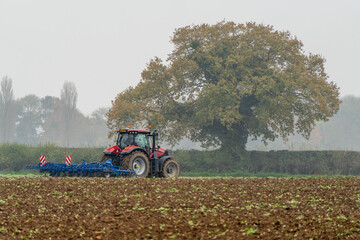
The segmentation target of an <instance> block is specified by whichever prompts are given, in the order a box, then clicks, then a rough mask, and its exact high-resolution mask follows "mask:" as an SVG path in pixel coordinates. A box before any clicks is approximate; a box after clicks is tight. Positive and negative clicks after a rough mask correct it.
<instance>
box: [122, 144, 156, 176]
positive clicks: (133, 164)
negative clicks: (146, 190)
mask: <svg viewBox="0 0 360 240" xmlns="http://www.w3.org/2000/svg"><path fill="white" fill-rule="evenodd" d="M121 166H122V167H123V168H124V169H125V170H134V171H135V177H138V178H146V177H147V176H148V175H149V172H150V161H149V158H148V156H147V155H146V154H145V153H143V152H140V151H135V152H132V153H130V154H129V155H127V156H125V157H124V159H123V161H122V164H121Z"/></svg>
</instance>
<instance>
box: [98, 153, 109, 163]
mask: <svg viewBox="0 0 360 240" xmlns="http://www.w3.org/2000/svg"><path fill="white" fill-rule="evenodd" d="M109 158H110V156H109V155H106V154H104V155H103V157H102V158H101V161H100V162H101V163H102V162H106V161H107V160H109Z"/></svg>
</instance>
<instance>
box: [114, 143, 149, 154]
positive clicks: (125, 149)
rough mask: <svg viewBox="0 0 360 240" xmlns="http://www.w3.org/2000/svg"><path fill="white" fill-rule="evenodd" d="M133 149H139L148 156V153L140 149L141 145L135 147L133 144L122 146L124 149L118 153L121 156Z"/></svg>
mask: <svg viewBox="0 0 360 240" xmlns="http://www.w3.org/2000/svg"><path fill="white" fill-rule="evenodd" d="M133 151H141V152H143V153H145V154H146V155H147V156H148V153H147V152H146V151H145V150H144V149H142V148H141V147H136V146H134V145H133V146H129V147H126V148H124V150H123V151H122V152H121V153H120V155H121V156H124V155H128V154H130V153H132V152H133Z"/></svg>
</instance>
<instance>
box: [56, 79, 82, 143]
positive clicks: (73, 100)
mask: <svg viewBox="0 0 360 240" xmlns="http://www.w3.org/2000/svg"><path fill="white" fill-rule="evenodd" d="M77 97H78V94H77V90H76V87H75V84H74V83H73V82H67V81H65V83H64V85H63V88H62V90H61V96H60V99H61V102H62V105H63V116H64V128H65V129H64V132H65V134H64V145H65V146H70V139H71V136H70V135H71V130H72V127H73V122H74V117H75V113H76V104H77Z"/></svg>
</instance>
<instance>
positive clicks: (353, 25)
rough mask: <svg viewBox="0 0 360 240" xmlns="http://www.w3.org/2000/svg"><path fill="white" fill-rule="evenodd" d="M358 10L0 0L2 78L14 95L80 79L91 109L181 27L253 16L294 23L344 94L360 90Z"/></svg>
mask: <svg viewBox="0 0 360 240" xmlns="http://www.w3.org/2000/svg"><path fill="white" fill-rule="evenodd" d="M359 12H360V1H357V0H353V1H350V0H343V1H334V0H327V1H326V0H324V1H322V0H321V1H315V0H312V1H310V0H306V1H291V0H272V1H269V0H261V1H260V0H258V1H251V0H248V1H239V0H238V1H236V0H234V1H226V0H223V1H206V0H201V1H200V0H196V1H195V0H182V1H169V0H164V1H156V0H153V1H93V0H92V1H90V0H82V1H80V0H75V1H74V0H73V1H68V0H62V1H49V0H41V1H40V0H32V1H29V0H23V1H18V0H0V77H1V78H2V77H3V76H5V75H8V76H9V77H11V78H12V79H13V88H14V93H15V96H16V98H19V97H23V96H25V95H27V94H36V95H38V96H39V97H44V96H46V95H51V96H57V97H59V96H60V91H61V88H62V85H63V83H64V81H71V82H74V83H75V85H76V87H77V89H78V95H79V97H78V99H79V100H78V108H79V109H80V110H81V111H82V112H83V113H84V114H89V113H91V112H92V111H93V110H95V109H97V108H98V107H104V106H107V107H110V106H111V100H114V98H115V97H116V95H117V94H118V93H120V92H121V91H123V90H124V89H126V88H127V87H129V86H135V85H136V84H137V83H138V82H139V80H140V78H141V76H140V74H141V71H142V70H143V69H144V68H145V67H146V64H147V63H148V62H149V60H150V59H151V58H153V57H155V56H158V57H161V58H162V59H166V56H167V54H169V53H170V52H171V50H172V49H173V46H172V45H171V44H170V42H169V41H170V37H171V36H172V33H173V32H174V30H175V29H176V28H180V27H184V26H186V25H191V24H201V23H209V24H215V23H217V22H219V21H221V20H227V21H234V22H237V23H245V22H248V21H255V22H256V23H263V24H269V25H273V26H274V28H275V29H277V30H289V31H290V32H291V33H292V34H293V35H295V36H297V37H298V39H300V40H301V41H302V42H303V43H304V49H305V50H306V51H307V52H311V53H315V54H321V55H322V56H323V57H325V58H326V59H327V62H326V65H325V66H326V72H327V73H328V74H329V76H330V80H331V81H334V82H335V83H337V85H338V86H339V87H340V92H341V95H342V96H344V95H349V94H352V95H355V96H360V79H359V74H358V69H359V67H360V60H359V59H360V30H359V29H360V27H359V24H360V14H359Z"/></svg>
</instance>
